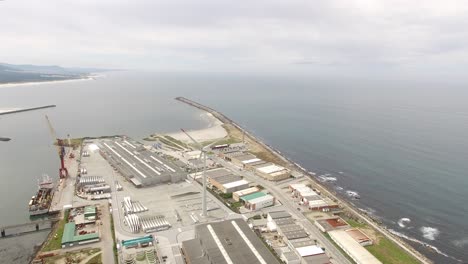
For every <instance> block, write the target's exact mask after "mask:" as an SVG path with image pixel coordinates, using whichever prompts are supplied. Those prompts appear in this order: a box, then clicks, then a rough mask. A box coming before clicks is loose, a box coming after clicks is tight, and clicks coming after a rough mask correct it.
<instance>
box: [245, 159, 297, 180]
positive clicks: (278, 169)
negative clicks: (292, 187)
mask: <svg viewBox="0 0 468 264" xmlns="http://www.w3.org/2000/svg"><path fill="white" fill-rule="evenodd" d="M254 167H255V173H256V174H257V175H258V176H260V177H262V178H265V179H267V180H269V181H281V180H284V179H287V178H289V177H290V176H291V173H290V171H289V170H288V169H286V168H284V167H282V166H279V165H276V164H273V163H267V164H264V165H263V164H262V165H257V166H254Z"/></svg>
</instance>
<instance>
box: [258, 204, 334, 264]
mask: <svg viewBox="0 0 468 264" xmlns="http://www.w3.org/2000/svg"><path fill="white" fill-rule="evenodd" d="M267 229H268V230H269V231H270V232H278V235H279V236H281V237H282V240H283V241H284V242H286V244H287V245H288V248H287V249H283V250H282V254H281V256H280V257H281V259H282V260H283V261H284V262H285V263H291V264H293V263H302V264H306V263H307V264H308V263H311V264H312V263H314V264H328V263H331V262H330V258H329V257H328V255H327V254H326V253H325V251H324V250H323V249H322V248H321V247H319V246H318V245H316V242H315V241H314V240H312V239H311V238H310V237H309V234H308V233H307V232H306V230H305V229H304V228H303V227H302V226H301V225H300V224H297V223H296V221H295V220H294V219H293V218H292V216H291V214H289V213H288V212H285V211H274V212H269V213H268V216H267Z"/></svg>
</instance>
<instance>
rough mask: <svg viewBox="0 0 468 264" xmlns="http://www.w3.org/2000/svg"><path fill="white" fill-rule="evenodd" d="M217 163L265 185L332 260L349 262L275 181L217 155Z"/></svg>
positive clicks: (344, 263) (345, 263) (346, 263)
mask: <svg viewBox="0 0 468 264" xmlns="http://www.w3.org/2000/svg"><path fill="white" fill-rule="evenodd" d="M214 159H215V160H216V161H217V162H218V163H220V164H222V165H223V166H225V167H227V168H230V169H232V170H234V171H238V172H239V173H240V174H241V175H242V176H244V177H245V178H246V179H248V180H250V181H252V182H257V183H259V184H261V185H262V186H263V187H265V188H266V189H267V190H268V191H270V193H271V194H272V195H273V196H275V197H276V198H277V199H278V200H280V201H281V203H282V204H283V206H284V208H286V209H287V211H288V212H289V213H290V214H291V215H293V217H294V218H296V219H298V221H299V222H300V223H301V224H302V226H303V227H304V228H305V229H306V230H307V231H309V233H311V235H312V238H313V239H317V242H318V243H319V244H320V245H321V246H323V247H324V248H325V249H326V251H327V253H328V255H329V256H330V257H331V258H332V260H334V263H343V264H348V263H351V262H350V261H349V260H348V259H347V258H346V257H345V256H344V255H343V254H342V253H341V251H339V250H338V249H337V248H336V247H335V246H334V245H333V244H332V243H331V242H330V241H329V240H328V239H327V238H326V237H325V236H324V235H323V234H322V232H320V230H318V228H317V227H316V226H315V225H313V224H312V223H311V222H310V221H309V220H308V219H307V218H306V217H305V216H304V215H303V214H302V213H300V212H299V211H297V206H296V205H295V204H294V201H293V199H292V198H291V197H287V196H286V195H285V193H284V191H283V190H281V188H279V187H278V186H277V185H276V184H275V183H273V182H270V181H267V180H264V179H263V178H260V177H258V176H256V175H254V174H253V173H252V172H249V171H245V170H242V171H239V168H238V167H237V166H235V165H233V164H232V163H229V162H226V161H225V160H223V159H220V158H218V157H215V158H214Z"/></svg>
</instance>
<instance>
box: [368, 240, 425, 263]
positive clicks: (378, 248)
mask: <svg viewBox="0 0 468 264" xmlns="http://www.w3.org/2000/svg"><path fill="white" fill-rule="evenodd" d="M366 249H367V250H369V252H370V253H372V255H374V256H375V257H376V258H377V259H378V260H380V261H381V262H382V263H383V264H396V263H404V264H413V263H414V264H417V263H419V261H417V260H416V259H415V258H413V257H412V256H411V255H409V254H408V253H406V252H405V251H404V250H403V249H401V248H400V247H399V246H398V245H396V244H395V243H393V242H392V241H390V240H389V239H387V238H384V237H380V240H379V243H378V244H374V245H372V246H367V247H366Z"/></svg>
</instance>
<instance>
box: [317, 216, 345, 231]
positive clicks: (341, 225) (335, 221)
mask: <svg viewBox="0 0 468 264" xmlns="http://www.w3.org/2000/svg"><path fill="white" fill-rule="evenodd" d="M314 224H315V226H317V228H318V229H319V230H320V231H322V232H324V233H325V232H328V231H331V230H335V229H348V228H349V227H350V226H349V225H348V223H346V221H345V220H343V219H342V218H341V217H333V218H328V219H319V220H315V223H314Z"/></svg>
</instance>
